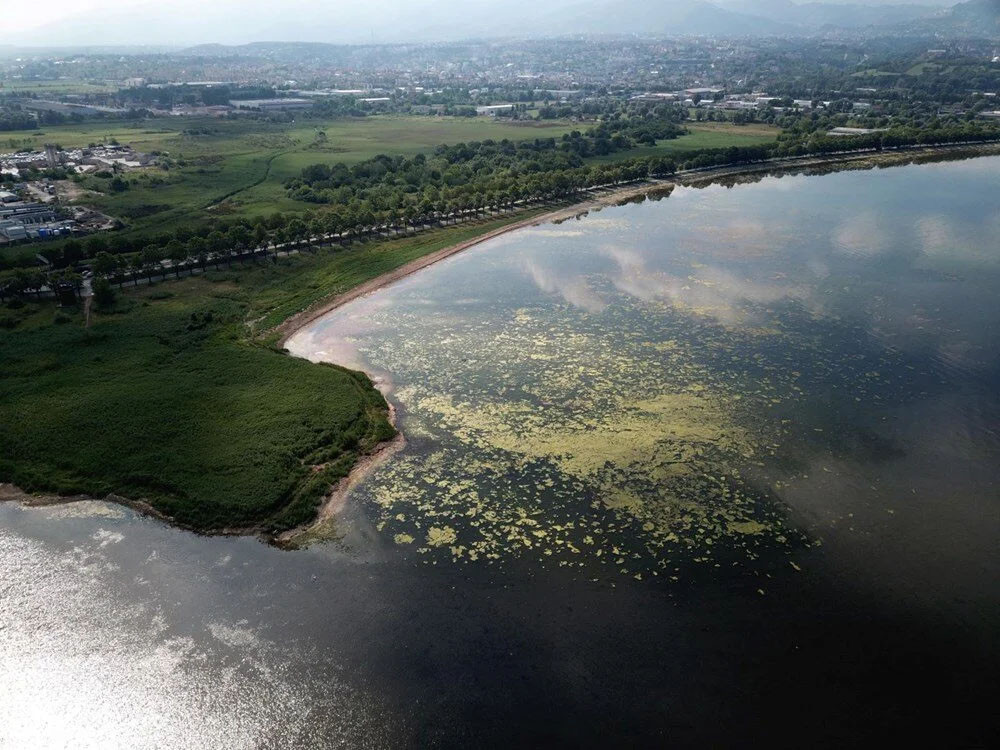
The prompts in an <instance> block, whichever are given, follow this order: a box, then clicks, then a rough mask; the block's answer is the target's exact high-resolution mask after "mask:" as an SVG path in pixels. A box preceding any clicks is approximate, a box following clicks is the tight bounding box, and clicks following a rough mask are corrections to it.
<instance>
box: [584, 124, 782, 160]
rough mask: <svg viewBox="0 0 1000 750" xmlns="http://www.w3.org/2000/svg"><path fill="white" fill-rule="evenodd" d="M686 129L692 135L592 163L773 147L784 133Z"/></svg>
mask: <svg viewBox="0 0 1000 750" xmlns="http://www.w3.org/2000/svg"><path fill="white" fill-rule="evenodd" d="M685 126H686V127H687V129H688V130H690V131H691V132H690V133H689V134H688V135H682V136H680V137H679V138H674V139H672V140H667V141H659V142H657V144H656V145H655V146H644V147H642V148H637V149H633V150H632V151H628V152H625V153H624V154H622V153H619V154H608V155H607V156H597V157H594V158H592V159H590V161H592V162H612V161H620V160H621V159H622V158H632V157H647V156H669V155H670V154H675V153H683V152H685V151H696V150H698V149H702V148H725V147H727V146H755V145H757V144H759V143H770V142H771V141H773V140H774V139H775V138H777V136H778V133H780V132H781V131H780V130H779V129H778V128H775V127H772V126H770V125H763V124H760V123H753V124H749V125H736V124H734V123H731V122H688V123H685Z"/></svg>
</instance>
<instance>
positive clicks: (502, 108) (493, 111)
mask: <svg viewBox="0 0 1000 750" xmlns="http://www.w3.org/2000/svg"><path fill="white" fill-rule="evenodd" d="M513 111H514V105H513V104H489V105H487V106H485V107H476V114H477V115H489V116H490V117H496V116H497V115H498V114H500V113H501V112H513Z"/></svg>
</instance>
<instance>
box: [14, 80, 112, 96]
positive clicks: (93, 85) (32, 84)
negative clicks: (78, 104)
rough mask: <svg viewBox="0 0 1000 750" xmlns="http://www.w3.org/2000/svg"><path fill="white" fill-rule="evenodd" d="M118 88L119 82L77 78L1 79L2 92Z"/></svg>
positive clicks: (108, 90) (81, 91)
mask: <svg viewBox="0 0 1000 750" xmlns="http://www.w3.org/2000/svg"><path fill="white" fill-rule="evenodd" d="M117 90H118V85H117V84H113V83H104V82H100V81H82V80H79V79H76V78H58V79H55V80H50V81H34V80H30V81H25V80H21V79H18V78H6V79H3V80H0V94H3V93H6V94H18V93H32V94H38V95H39V96H42V97H44V96H50V95H53V94H106V93H111V92H114V91H117Z"/></svg>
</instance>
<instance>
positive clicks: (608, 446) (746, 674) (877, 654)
mask: <svg viewBox="0 0 1000 750" xmlns="http://www.w3.org/2000/svg"><path fill="white" fill-rule="evenodd" d="M998 195H1000V159H996V158H983V159H977V160H971V161H965V162H956V163H944V164H933V165H930V164H929V165H921V166H911V167H905V168H895V169H885V170H879V171H873V172H846V173H839V174H832V175H825V176H821V177H820V176H817V177H806V176H785V177H781V178H766V179H764V180H763V181H762V182H760V183H757V184H753V185H743V186H739V187H736V188H724V187H718V186H716V187H709V188H704V189H679V190H676V191H674V193H673V194H672V195H671V196H669V197H668V198H664V199H662V200H659V201H656V202H652V201H651V202H646V203H642V204H638V205H629V206H623V207H620V208H614V209H607V210H604V211H602V212H600V213H598V214H594V215H591V216H589V217H586V218H582V219H580V220H574V221H570V222H565V223H562V224H560V225H547V226H543V227H538V228H535V229H531V230H527V231H522V232H518V233H514V234H511V235H508V236H506V237H503V238H500V239H498V240H495V241H492V242H490V243H487V244H484V245H483V246H481V247H479V248H477V249H474V250H471V251H468V252H466V253H464V254H462V255H460V256H456V257H455V258H453V259H451V260H449V261H446V262H444V263H442V264H440V265H437V266H434V267H432V268H430V269H428V270H426V271H424V272H421V273H420V274H418V275H416V276H414V277H411V278H409V279H407V280H405V281H404V282H402V283H399V284H397V285H395V286H393V287H391V288H389V289H387V290H383V291H382V292H379V293H377V294H376V295H374V296H372V297H369V298H366V299H364V300H360V301H358V302H357V303H354V304H352V305H350V306H348V307H346V308H344V309H342V310H340V311H337V312H335V313H333V314H331V315H330V316H328V317H327V318H325V319H323V320H321V321H319V322H318V323H317V324H315V325H314V326H312V327H311V328H310V329H309V330H307V331H305V332H303V333H302V334H300V335H299V336H297V337H296V338H294V339H293V340H292V341H291V342H290V345H289V346H290V348H291V349H292V350H293V351H294V352H296V353H299V354H301V355H303V356H310V357H312V358H314V359H323V358H328V359H332V360H335V361H339V362H342V363H345V364H351V365H353V366H357V367H361V368H364V369H366V370H369V371H371V372H374V373H376V374H377V375H378V376H379V377H380V378H381V379H382V381H383V383H384V385H385V386H386V388H387V389H388V390H390V397H391V398H392V399H393V400H394V402H395V403H396V404H397V406H398V407H399V410H400V414H401V417H402V425H401V426H402V429H403V431H404V433H406V435H407V438H408V444H407V447H406V448H405V449H404V450H403V452H402V453H400V454H399V455H398V456H397V457H396V458H395V459H394V460H392V461H391V462H389V463H387V464H385V465H384V466H382V467H380V468H379V469H377V470H376V471H375V472H374V474H373V475H372V476H371V477H370V478H369V479H368V481H366V483H365V484H364V485H362V486H361V487H360V488H358V490H357V491H356V492H355V493H354V495H353V496H352V498H351V501H350V504H349V508H348V510H347V511H346V512H345V514H344V516H343V517H341V518H340V519H338V521H337V523H336V524H335V526H334V527H331V528H330V529H329V530H328V535H329V536H330V537H331V538H332V540H331V541H328V542H324V543H321V544H317V545H315V546H313V547H312V548H310V549H309V550H306V551H300V552H280V551H277V550H274V549H271V548H268V547H266V546H264V545H262V544H260V543H258V542H256V541H254V540H248V539H206V538H201V537H196V536H194V535H191V534H187V533H184V532H180V531H176V530H173V529H169V528H166V527H163V526H162V525H160V524H158V523H156V522H153V521H150V520H148V519H143V518H139V517H136V516H134V515H133V514H132V513H130V512H128V511H124V510H121V509H119V508H114V507H110V506H105V505H103V504H87V505H80V506H69V507H65V508H50V509H23V508H20V507H17V506H12V505H3V506H0V570H2V571H3V572H4V576H3V578H2V580H0V745H3V746H5V747H14V748H21V747H50V746H52V747H64V746H65V747H94V748H105V747H174V746H176V747H195V748H217V747H218V748H224V747H234V748H235V747H239V748H243V747H248V748H249V747H326V746H344V747H424V746H510V745H512V744H515V745H516V744H519V743H520V744H527V745H536V746H537V745H567V746H607V745H609V744H610V745H620V744H627V743H632V744H638V745H651V744H656V745H675V746H694V745H697V746H705V745H718V746H747V745H750V744H754V743H762V742H764V741H767V742H770V743H771V744H776V745H780V746H803V745H821V746H835V745H839V744H857V743H859V742H874V741H880V742H882V743H889V742H892V741H898V740H899V739H900V738H901V737H903V736H907V737H917V738H919V739H920V740H921V741H922V743H923V744H931V743H935V744H938V745H940V744H944V745H946V746H968V745H977V744H978V745H988V744H991V743H992V741H993V740H995V739H997V720H996V718H995V716H994V714H995V702H994V700H993V693H994V692H995V688H996V682H997V678H996V675H997V674H998V671H997V670H998V667H1000V649H998V647H997V646H996V645H995V636H996V633H997V632H998V627H1000V584H998V572H1000V555H998V552H997V539H998V532H1000V512H998V503H1000V492H998V481H1000V438H998V425H1000V396H998V385H1000V346H998V344H1000V333H998V331H1000V328H998V325H1000V307H998V306H997V304H996V298H997V294H998V292H1000V239H998V238H1000V201H998V200H997V196H998Z"/></svg>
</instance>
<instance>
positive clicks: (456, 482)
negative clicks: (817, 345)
mask: <svg viewBox="0 0 1000 750" xmlns="http://www.w3.org/2000/svg"><path fill="white" fill-rule="evenodd" d="M422 307H423V305H421V306H420V307H419V308H416V309H412V310H408V309H403V310H400V309H392V308H391V307H390V308H378V309H375V310H373V311H372V313H371V321H370V324H371V326H372V329H373V330H374V331H379V332H380V334H381V335H379V336H374V337H372V338H371V339H366V338H364V337H355V338H356V340H357V341H358V342H359V343H361V344H362V347H363V353H364V355H365V357H366V358H368V359H369V360H370V361H371V362H373V363H374V364H376V365H377V366H378V368H379V369H380V370H384V371H388V372H391V373H393V379H394V380H395V381H397V382H402V383H404V385H403V386H402V387H400V388H398V389H397V390H396V391H395V393H394V398H395V399H396V400H397V401H398V403H399V404H400V405H401V406H402V407H403V409H404V411H405V415H406V417H405V419H406V421H405V424H404V431H405V432H406V433H407V435H408V438H409V443H408V447H407V449H406V450H405V451H404V452H403V453H402V454H400V455H399V456H398V457H397V458H395V459H394V460H393V461H392V462H390V463H388V464H387V465H384V466H381V467H379V468H378V469H377V470H376V471H375V473H374V474H373V476H372V477H371V478H370V480H369V481H368V482H367V483H366V484H365V485H363V486H362V487H361V488H360V489H359V491H358V492H357V495H356V496H357V497H358V499H359V500H361V501H362V502H365V503H367V504H369V507H370V508H371V510H372V512H373V513H375V515H376V516H377V527H378V528H379V529H380V530H381V531H382V532H383V533H387V534H389V536H390V537H391V538H392V539H394V540H395V541H396V543H397V545H399V546H401V547H404V548H405V547H408V546H409V545H410V544H411V541H401V540H414V539H422V540H424V545H423V546H420V547H419V548H415V549H416V552H417V553H419V554H418V557H419V558H420V559H421V560H422V561H423V562H425V563H430V562H435V561H436V560H437V556H439V555H440V556H444V557H447V558H448V559H450V560H451V561H453V562H459V563H472V562H476V563H480V564H481V563H486V564H496V563H502V562H503V561H505V560H507V559H510V558H512V557H520V558H525V557H527V558H530V559H534V560H535V561H536V562H537V563H538V564H541V565H558V566H572V567H592V566H595V565H596V566H607V567H608V569H609V570H611V571H614V574H615V575H618V574H627V575H629V576H630V577H634V576H635V575H637V574H642V573H646V574H653V573H655V574H657V575H658V574H660V573H663V572H665V571H666V570H667V569H668V568H670V567H671V566H674V565H677V564H679V563H680V562H681V561H682V560H685V559H687V560H691V559H697V560H698V561H699V563H705V562H708V561H711V560H716V559H721V558H725V559H733V558H734V556H735V557H736V558H740V559H744V560H753V559H755V558H756V556H757V554H758V552H759V550H760V548H761V547H763V546H766V545H776V546H790V545H791V544H792V542H790V541H789V540H790V539H793V538H794V535H792V534H790V533H789V532H788V530H787V528H786V526H785V524H784V521H783V518H782V514H781V512H780V510H779V509H778V508H777V506H775V505H774V503H773V502H771V501H770V500H769V499H768V498H767V497H764V496H762V495H761V494H760V493H759V492H757V491H756V490H755V489H754V488H753V487H752V486H750V485H749V484H748V483H747V482H746V481H745V480H744V479H743V474H742V473H741V472H742V470H743V468H744V467H746V466H747V465H748V464H751V463H754V462H756V461H757V460H758V457H759V456H760V455H762V454H766V453H768V452H770V451H772V450H773V446H774V444H775V441H776V440H777V439H778V435H777V432H776V431H775V430H774V429H773V428H774V425H775V424H778V423H774V424H770V423H767V422H762V421H761V420H760V419H759V415H758V414H757V413H755V412H758V411H759V410H760V409H761V408H770V407H771V401H772V398H773V396H772V394H771V391H770V390H769V389H767V390H762V391H760V392H753V391H747V390H746V389H745V388H744V385H743V383H742V382H741V381H740V380H738V379H734V378H731V377H727V375H726V373H722V372H719V371H718V370H717V369H714V368H712V367H711V366H709V365H708V364H707V363H706V362H705V361H704V360H705V359H706V357H713V356H718V354H719V352H720V351H721V352H724V353H730V352H732V351H733V350H734V349H736V348H737V347H739V346H740V345H741V344H742V342H743V341H744V340H745V339H741V338H739V337H736V336H735V335H734V334H733V332H732V330H731V329H730V328H727V327H724V326H719V327H716V328H713V329H710V330H711V334H712V336H711V338H709V337H708V336H706V329H705V327H704V325H703V324H702V325H701V330H700V331H699V332H698V335H697V338H695V337H694V336H693V335H692V333H691V332H690V331H686V329H687V328H688V327H689V326H690V317H689V316H688V313H685V312H678V311H677V310H676V309H673V308H669V307H664V306H661V305H647V304H644V303H641V302H639V303H632V304H629V305H627V306H626V305H623V304H621V303H619V304H618V305H617V306H611V307H608V308H607V309H606V310H605V311H604V312H602V313H601V315H600V316H599V317H600V318H601V319H600V320H599V319H598V317H597V316H595V315H593V314H591V313H587V312H581V311H580V310H577V309H575V308H572V307H565V306H557V307H555V308H527V307H520V308H516V309H513V310H511V311H510V312H509V313H508V314H507V316H506V317H503V318H501V319H494V320H490V318H489V314H488V312H487V311H485V310H484V311H483V312H482V314H481V315H475V314H466V315H465V316H462V317H459V316H450V315H445V316H435V317H433V319H432V320H428V319H427V317H426V315H425V314H424V312H423V309H422ZM650 326H652V327H654V328H656V329H657V330H658V331H659V332H662V333H665V334H666V336H664V337H663V338H662V340H658V341H652V342H650V341H649V340H648V339H647V338H646V334H645V329H646V328H648V327H650ZM753 335H754V334H749V336H750V337H753ZM469 353H474V356H469ZM411 426H412V430H411V429H410V427H411ZM778 431H780V430H778ZM751 530H752V533H751ZM459 540H461V543H459Z"/></svg>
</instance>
